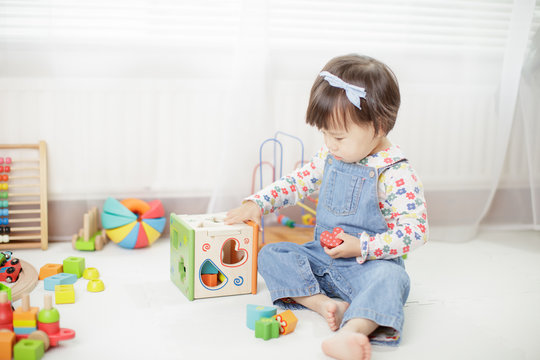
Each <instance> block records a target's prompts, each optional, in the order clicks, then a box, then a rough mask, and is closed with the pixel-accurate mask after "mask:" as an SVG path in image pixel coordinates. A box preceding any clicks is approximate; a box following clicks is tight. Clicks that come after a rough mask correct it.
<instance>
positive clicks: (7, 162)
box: [6, 156, 11, 164]
mask: <svg viewBox="0 0 540 360" xmlns="http://www.w3.org/2000/svg"><path fill="white" fill-rule="evenodd" d="M6 164H11V158H10V157H9V156H8V157H7V158H6Z"/></svg>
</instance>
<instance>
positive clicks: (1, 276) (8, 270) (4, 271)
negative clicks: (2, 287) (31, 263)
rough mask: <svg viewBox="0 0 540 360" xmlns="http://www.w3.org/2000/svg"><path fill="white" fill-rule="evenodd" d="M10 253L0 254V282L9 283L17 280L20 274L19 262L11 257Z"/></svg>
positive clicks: (3, 252)
mask: <svg viewBox="0 0 540 360" xmlns="http://www.w3.org/2000/svg"><path fill="white" fill-rule="evenodd" d="M11 255H12V252H11V251H2V252H1V253H0V260H2V261H1V262H0V266H1V268H0V281H5V282H7V283H11V282H14V281H17V280H18V279H19V274H20V272H21V268H22V267H21V262H20V261H19V259H17V258H14V257H11Z"/></svg>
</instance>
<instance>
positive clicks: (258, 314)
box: [246, 304, 277, 330]
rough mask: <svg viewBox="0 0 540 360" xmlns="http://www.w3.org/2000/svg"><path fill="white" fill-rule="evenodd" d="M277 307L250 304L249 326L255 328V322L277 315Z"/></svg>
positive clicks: (248, 309)
mask: <svg viewBox="0 0 540 360" xmlns="http://www.w3.org/2000/svg"><path fill="white" fill-rule="evenodd" d="M276 312H277V308H275V307H273V306H261V305H250V304H248V306H247V324H246V325H247V327H248V328H250V329H251V330H255V323H256V322H257V320H259V319H262V318H271V317H272V316H274V315H276Z"/></svg>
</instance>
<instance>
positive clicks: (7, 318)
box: [0, 291, 13, 331]
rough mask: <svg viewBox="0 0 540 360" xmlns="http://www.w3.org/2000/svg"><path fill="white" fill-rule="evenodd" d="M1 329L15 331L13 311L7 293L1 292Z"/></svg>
mask: <svg viewBox="0 0 540 360" xmlns="http://www.w3.org/2000/svg"><path fill="white" fill-rule="evenodd" d="M0 329H7V330H9V331H13V309H12V308H11V302H10V301H9V300H8V296H7V293H6V292H5V291H2V292H0Z"/></svg>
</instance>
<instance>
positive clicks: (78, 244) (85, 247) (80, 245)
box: [75, 235, 96, 270]
mask: <svg viewBox="0 0 540 360" xmlns="http://www.w3.org/2000/svg"><path fill="white" fill-rule="evenodd" d="M95 243H96V236H95V235H94V236H92V237H91V238H90V239H88V241H84V238H83V237H79V238H78V239H77V241H75V249H77V250H80V251H95V250H96V245H95ZM83 270H84V269H83Z"/></svg>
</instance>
